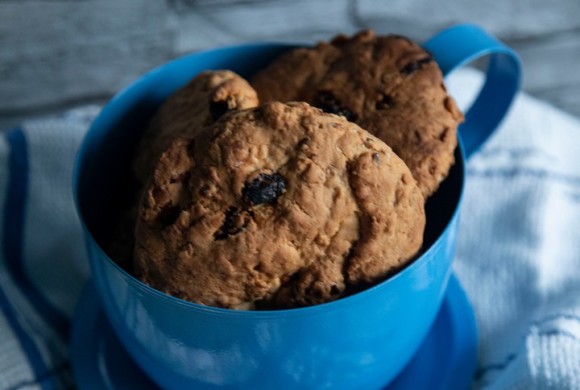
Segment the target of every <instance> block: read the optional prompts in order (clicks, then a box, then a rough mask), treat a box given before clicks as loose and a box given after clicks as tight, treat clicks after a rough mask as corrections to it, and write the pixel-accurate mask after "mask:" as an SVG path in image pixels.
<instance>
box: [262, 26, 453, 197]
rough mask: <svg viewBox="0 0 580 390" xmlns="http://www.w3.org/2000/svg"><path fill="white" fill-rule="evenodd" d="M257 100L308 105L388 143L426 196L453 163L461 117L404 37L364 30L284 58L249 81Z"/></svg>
mask: <svg viewBox="0 0 580 390" xmlns="http://www.w3.org/2000/svg"><path fill="white" fill-rule="evenodd" d="M252 86H253V87H254V88H255V89H256V91H257V92H258V96H259V98H260V101H262V102H267V101H282V102H285V101H296V100H301V101H306V102H308V103H310V104H312V105H314V106H316V107H319V108H321V109H322V110H324V111H326V112H331V113H335V114H338V115H342V116H344V117H345V118H347V119H348V120H350V121H353V122H355V123H357V124H359V125H360V126H361V127H362V128H364V129H366V130H368V131H369V132H371V133H372V134H374V135H376V136H377V137H379V138H380V139H382V140H383V141H385V143H387V144H388V145H389V146H390V147H391V148H392V149H393V150H394V151H395V153H397V154H398V155H399V156H400V157H401V158H402V159H403V160H404V161H405V163H406V164H407V166H408V167H409V168H410V169H411V172H412V173H413V176H414V177H415V179H416V180H417V182H418V184H419V187H420V188H421V191H422V193H423V195H424V196H425V197H428V196H429V195H431V194H432V193H433V192H435V190H436V189H437V188H438V186H439V184H440V182H441V181H442V180H443V179H444V178H445V177H446V176H447V174H448V171H449V168H450V167H451V166H452V165H453V163H454V150H455V147H456V145H457V135H456V132H457V126H458V124H459V123H460V122H461V121H462V120H463V115H462V113H461V112H460V111H459V109H458V108H457V106H456V104H455V102H454V100H453V99H452V98H451V97H450V96H449V95H448V94H447V91H446V89H445V86H444V84H443V77H442V74H441V71H440V69H439V67H438V65H437V63H436V62H435V61H434V60H433V59H432V57H431V55H430V54H429V53H427V52H426V51H425V50H423V49H422V48H421V47H420V46H418V45H417V44H415V43H413V42H412V41H410V40H409V39H407V38H404V37H401V36H396V35H391V36H375V34H374V33H373V32H372V31H363V32H361V33H359V34H357V35H355V36H353V37H352V38H348V37H345V36H338V37H336V38H335V39H334V40H332V41H331V42H330V43H325V42H323V43H320V44H318V45H316V46H315V47H313V48H299V49H295V50H292V51H290V52H288V53H284V54H283V55H281V56H280V57H279V58H278V59H276V60H275V61H274V62H273V63H272V64H270V65H269V66H268V67H267V68H266V69H264V70H262V71H261V72H259V73H258V74H257V75H255V76H254V78H253V80H252Z"/></svg>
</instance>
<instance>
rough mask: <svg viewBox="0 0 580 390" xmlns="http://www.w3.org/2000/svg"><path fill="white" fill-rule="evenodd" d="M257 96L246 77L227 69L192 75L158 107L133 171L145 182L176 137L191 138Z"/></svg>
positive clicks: (253, 104) (252, 102)
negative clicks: (191, 77)
mask: <svg viewBox="0 0 580 390" xmlns="http://www.w3.org/2000/svg"><path fill="white" fill-rule="evenodd" d="M257 105H258V98H257V95H256V92H255V91H254V89H253V88H252V87H251V86H250V85H249V84H248V82H247V81H246V80H244V79H243V78H241V77H240V76H238V75H237V74H235V73H234V72H231V71H229V70H218V71H206V72H203V73H201V74H199V75H197V76H196V77H194V78H193V79H192V80H191V81H190V82H189V83H187V84H186V85H185V86H184V87H182V88H181V89H179V90H178V91H177V92H175V93H174V94H173V95H171V97H169V99H167V101H166V102H165V103H164V104H163V105H162V106H161V108H160V109H159V111H158V112H157V114H156V115H155V116H154V117H153V119H152V120H151V123H150V125H149V126H148V128H147V130H146V131H145V132H144V134H143V136H142V138H141V141H140V144H139V146H138V148H137V151H136V153H135V156H136V157H135V163H134V170H135V172H136V175H137V178H138V179H139V181H140V182H142V183H145V182H146V181H147V179H148V177H149V175H150V174H151V172H152V171H153V166H154V165H155V163H156V161H157V159H158V158H159V156H160V155H161V153H162V152H163V151H164V150H165V149H166V148H167V147H168V146H169V144H170V143H171V141H172V140H173V139H174V138H175V137H178V136H188V137H194V136H195V135H196V134H197V133H198V132H199V131H201V129H203V128H204V127H206V126H208V125H210V124H212V123H213V122H215V121H216V120H218V119H219V118H220V117H221V116H222V115H223V114H224V113H226V112H227V111H230V110H239V109H244V108H250V107H256V106H257Z"/></svg>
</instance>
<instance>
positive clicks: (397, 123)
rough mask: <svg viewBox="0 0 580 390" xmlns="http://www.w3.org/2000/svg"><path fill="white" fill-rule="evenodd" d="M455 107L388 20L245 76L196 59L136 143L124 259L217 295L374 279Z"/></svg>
mask: <svg viewBox="0 0 580 390" xmlns="http://www.w3.org/2000/svg"><path fill="white" fill-rule="evenodd" d="M462 120H463V116H462V114H461V112H460V111H459V110H458V108H457V106H456V105H455V103H454V101H453V99H452V98H451V97H450V96H449V95H448V94H447V92H446V90H445V86H444V84H443V79H442V75H441V71H440V70H439V67H438V65H437V64H436V62H435V61H434V60H433V59H432V58H431V56H430V55H429V54H428V53H427V52H425V51H424V50H423V49H422V48H421V47H420V46H418V45H417V44H415V43H413V42H411V41H410V40H408V39H406V38H404V37H400V36H386V37H378V36H375V35H374V34H373V33H372V32H370V31H364V32H361V33H359V34H357V35H355V36H353V37H350V38H349V37H345V36H339V37H336V38H335V39H333V40H332V41H331V42H329V43H320V44H318V45H317V46H315V47H313V48H301V49H296V50H292V51H289V52H287V53H285V54H283V55H282V56H280V57H279V58H278V59H276V60H275V61H274V62H273V63H272V64H270V65H269V66H268V67H267V68H266V69H263V70H261V71H259V72H258V73H257V74H256V75H255V76H254V77H253V79H252V80H251V83H248V82H247V81H246V80H244V79H242V78H241V77H240V76H237V75H236V74H234V73H232V72H230V71H226V70H224V71H211V72H204V73H202V74H200V75H198V76H197V77H195V78H194V79H193V80H191V81H190V82H189V83H188V84H187V85H186V86H185V87H183V88H182V89H180V90H179V91H177V92H176V93H175V94H174V95H173V96H172V97H171V98H170V99H168V100H167V101H166V102H165V104H164V105H163V106H162V107H161V108H160V110H159V111H158V113H157V114H156V116H155V117H154V119H153V120H152V121H151V123H150V125H149V127H148V128H147V129H146V131H145V132H144V135H143V137H142V140H141V143H140V145H139V146H138V148H137V153H136V157H135V159H134V171H135V176H136V177H137V179H138V182H139V186H140V188H139V191H138V193H139V200H138V202H137V201H136V203H135V204H136V206H135V207H134V209H133V212H132V213H129V214H131V215H132V216H133V217H132V218H129V219H130V220H131V221H132V223H131V224H130V226H125V227H124V229H125V230H127V229H129V230H130V231H131V233H133V232H134V234H132V238H133V240H132V242H131V245H130V251H129V252H131V254H132V257H133V258H132V263H133V269H134V272H135V274H136V276H137V277H139V278H140V279H141V280H142V281H144V282H145V283H147V284H149V285H151V286H152V287H154V288H156V289H158V290H160V291H163V292H166V293H168V294H171V295H174V296H176V297H179V298H183V299H185V300H189V301H193V302H197V303H201V304H204V305H211V306H217V307H224V308H233V309H280V308H293V307H302V306H308V305H314V304H320V303H324V302H329V301H332V300H336V299H338V298H341V297H344V296H346V295H350V294H352V293H354V292H357V291H360V290H361V289H364V288H367V287H369V286H372V285H374V284H376V283H378V282H380V281H383V280H385V279H386V278H388V277H389V276H390V275H392V274H393V273H395V272H397V271H398V270H400V269H401V268H402V267H404V266H405V265H406V264H408V263H409V262H411V261H412V260H413V259H414V258H415V257H416V256H417V254H418V253H419V251H420V249H421V245H422V240H423V231H424V228H425V209H424V203H425V199H426V198H427V197H429V196H430V195H432V194H433V193H434V192H435V191H436V190H437V187H438V186H439V184H440V183H441V181H442V180H443V179H444V178H445V177H446V175H447V173H448V171H449V168H450V167H451V166H452V164H453V163H454V160H453V155H454V150H455V148H456V145H457V137H456V132H457V126H458V124H459V123H460V122H461V121H462ZM112 256H113V257H115V256H114V255H112ZM118 256H121V255H118ZM118 256H117V258H118ZM124 256H128V255H127V254H125V255H124ZM120 260H122V259H120Z"/></svg>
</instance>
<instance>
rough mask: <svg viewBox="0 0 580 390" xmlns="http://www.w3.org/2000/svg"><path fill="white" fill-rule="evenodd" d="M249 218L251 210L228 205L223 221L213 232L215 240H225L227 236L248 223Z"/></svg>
mask: <svg viewBox="0 0 580 390" xmlns="http://www.w3.org/2000/svg"><path fill="white" fill-rule="evenodd" d="M251 218H252V212H251V211H248V210H240V209H238V208H237V207H230V208H229V209H228V210H227V211H226V215H225V218H224V223H223V224H222V226H221V227H220V229H219V230H218V231H217V232H216V233H215V234H214V238H215V239H216V240H225V239H226V238H228V237H229V236H233V235H235V234H238V233H240V232H242V231H243V230H244V229H245V228H246V227H247V226H248V224H249V223H250V219H251Z"/></svg>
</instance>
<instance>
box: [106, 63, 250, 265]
mask: <svg viewBox="0 0 580 390" xmlns="http://www.w3.org/2000/svg"><path fill="white" fill-rule="evenodd" d="M257 105H258V98H257V95H256V92H255V91H254V89H253V88H252V87H251V86H250V85H249V84H248V82H247V81H246V80H244V79H243V78H241V77H240V76H238V75H237V74H235V73H234V72H231V71H229V70H216V71H206V72H202V73H200V74H199V75H197V76H196V77H194V78H193V79H191V81H189V82H188V83H187V84H186V85H185V86H184V87H182V88H180V89H179V90H177V91H176V92H175V93H174V94H173V95H171V96H170V97H169V98H168V99H167V101H166V102H165V103H164V104H163V105H162V106H161V107H160V108H159V110H158V111H157V113H156V114H155V115H154V117H153V119H152V120H151V122H150V124H149V126H148V127H147V128H146V129H145V131H144V132H143V136H142V137H141V140H140V142H139V144H138V145H137V148H136V150H135V152H134V158H133V175H134V177H132V178H131V182H134V185H133V186H132V187H135V188H131V192H132V193H133V194H132V195H131V198H132V199H133V200H132V202H131V204H130V205H124V207H123V208H122V209H121V210H120V211H119V219H118V221H117V223H116V224H115V226H114V227H113V229H114V233H113V235H112V237H111V240H110V242H108V243H107V253H108V254H109V255H110V256H111V257H112V258H113V259H115V261H116V262H117V263H118V264H120V265H121V266H122V267H124V268H128V267H129V266H130V264H131V262H132V255H133V246H134V230H135V220H136V215H137V205H138V203H139V200H138V199H139V198H141V195H142V192H143V190H144V187H145V186H146V183H147V182H148V181H149V179H150V177H151V175H152V174H153V169H154V167H155V164H156V162H157V160H158V159H159V157H160V156H161V153H162V152H163V151H164V150H165V149H167V147H169V144H170V143H171V141H172V140H173V139H174V138H175V137H179V136H181V137H195V136H196V135H197V134H198V133H199V132H201V131H202V130H203V129H204V128H205V127H207V126H209V125H211V124H212V123H214V122H215V121H216V120H218V119H219V117H220V116H221V115H223V114H224V113H225V112H227V111H230V110H236V109H244V108H249V107H255V106H257Z"/></svg>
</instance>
